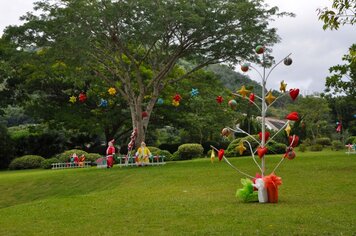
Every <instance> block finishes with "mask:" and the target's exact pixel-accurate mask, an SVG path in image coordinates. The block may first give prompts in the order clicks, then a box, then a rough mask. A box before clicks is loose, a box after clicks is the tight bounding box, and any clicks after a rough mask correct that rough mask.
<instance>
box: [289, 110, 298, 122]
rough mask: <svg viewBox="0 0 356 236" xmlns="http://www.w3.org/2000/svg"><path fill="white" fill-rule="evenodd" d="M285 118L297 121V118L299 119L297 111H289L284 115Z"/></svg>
mask: <svg viewBox="0 0 356 236" xmlns="http://www.w3.org/2000/svg"><path fill="white" fill-rule="evenodd" d="M286 118H287V119H288V120H293V121H297V120H299V115H298V112H295V111H293V112H291V113H289V114H288V115H287V116H286Z"/></svg>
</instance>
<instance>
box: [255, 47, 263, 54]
mask: <svg viewBox="0 0 356 236" xmlns="http://www.w3.org/2000/svg"><path fill="white" fill-rule="evenodd" d="M264 52H265V47H263V46H262V45H258V46H257V47H256V53H257V54H262V53H264Z"/></svg>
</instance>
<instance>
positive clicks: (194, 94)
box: [190, 88, 199, 97]
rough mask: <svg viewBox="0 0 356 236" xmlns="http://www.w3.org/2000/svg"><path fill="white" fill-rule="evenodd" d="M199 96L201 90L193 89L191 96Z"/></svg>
mask: <svg viewBox="0 0 356 236" xmlns="http://www.w3.org/2000/svg"><path fill="white" fill-rule="evenodd" d="M198 94H199V90H198V89H195V88H192V91H190V95H191V96H192V97H196V96H198Z"/></svg>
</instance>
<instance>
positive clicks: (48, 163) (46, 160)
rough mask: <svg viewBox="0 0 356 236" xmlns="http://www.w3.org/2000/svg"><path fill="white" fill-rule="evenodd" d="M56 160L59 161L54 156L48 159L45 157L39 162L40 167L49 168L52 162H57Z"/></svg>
mask: <svg viewBox="0 0 356 236" xmlns="http://www.w3.org/2000/svg"><path fill="white" fill-rule="evenodd" d="M58 162H59V160H58V158H55V157H52V158H49V159H45V160H43V161H42V163H41V168H42V169H51V168H52V164H53V163H58Z"/></svg>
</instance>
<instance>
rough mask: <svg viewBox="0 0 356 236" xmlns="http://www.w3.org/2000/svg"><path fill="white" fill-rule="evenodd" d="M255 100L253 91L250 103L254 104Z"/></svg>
mask: <svg viewBox="0 0 356 236" xmlns="http://www.w3.org/2000/svg"><path fill="white" fill-rule="evenodd" d="M254 101H255V94H253V93H251V94H250V104H252V103H253V102H254Z"/></svg>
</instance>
